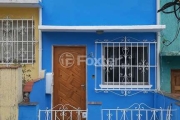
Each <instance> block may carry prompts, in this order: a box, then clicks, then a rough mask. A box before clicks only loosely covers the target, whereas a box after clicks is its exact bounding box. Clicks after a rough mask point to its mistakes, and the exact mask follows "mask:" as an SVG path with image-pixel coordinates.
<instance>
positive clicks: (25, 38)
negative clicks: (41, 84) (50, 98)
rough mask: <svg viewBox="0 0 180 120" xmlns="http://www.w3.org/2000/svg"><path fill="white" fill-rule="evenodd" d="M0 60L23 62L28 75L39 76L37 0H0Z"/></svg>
mask: <svg viewBox="0 0 180 120" xmlns="http://www.w3.org/2000/svg"><path fill="white" fill-rule="evenodd" d="M0 3H1V6H0V28H1V29H0V30H1V31H0V35H1V39H0V46H1V47H0V63H1V65H2V66H10V65H11V66H12V65H14V64H17V63H21V64H25V65H26V66H27V69H30V70H31V77H32V79H36V78H38V77H39V75H38V73H39V58H38V57H39V45H38V40H39V34H38V33H39V31H38V25H39V8H38V7H39V1H38V0H33V1H31V0H29V1H28V0H27V1H20V0H19V1H9V0H7V1H6V0H4V1H3V2H0Z"/></svg>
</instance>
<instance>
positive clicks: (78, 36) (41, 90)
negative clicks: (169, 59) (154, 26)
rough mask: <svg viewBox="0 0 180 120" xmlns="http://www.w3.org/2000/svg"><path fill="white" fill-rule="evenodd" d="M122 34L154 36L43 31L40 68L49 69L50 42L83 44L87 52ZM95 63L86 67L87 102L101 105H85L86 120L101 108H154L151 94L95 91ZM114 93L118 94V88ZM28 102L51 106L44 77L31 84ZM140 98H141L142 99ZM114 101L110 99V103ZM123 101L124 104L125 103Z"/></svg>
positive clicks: (148, 36)
mask: <svg viewBox="0 0 180 120" xmlns="http://www.w3.org/2000/svg"><path fill="white" fill-rule="evenodd" d="M121 36H130V37H133V38H136V39H139V40H144V39H147V40H153V39H155V38H156V34H155V33H104V34H101V35H98V34H96V33H59V32H43V34H42V37H43V43H42V47H43V50H42V51H43V52H42V60H43V61H42V69H44V70H46V72H53V70H52V46H53V45H83V46H84V45H85V46H86V49H87V54H88V53H91V52H93V53H94V51H95V48H94V46H95V40H96V39H100V40H104V39H109V40H112V39H114V38H118V37H121ZM94 70H95V69H94V66H93V65H91V66H87V73H88V74H87V85H88V87H87V88H88V89H87V95H88V97H87V102H86V103H88V102H94V101H95V102H102V105H87V107H88V119H89V120H93V119H95V118H94V117H95V115H96V118H97V117H99V118H100V117H101V108H117V107H120V108H126V107H129V106H130V105H132V104H133V103H146V104H147V105H148V106H151V107H154V94H153V93H139V94H136V95H133V96H131V97H130V96H129V97H120V96H118V95H115V94H113V93H111V92H109V93H104V92H100V93H96V92H95V90H94V88H95V87H94V86H95V81H94V79H93V78H92V75H94V74H95V71H94ZM117 93H120V91H118V92H117ZM30 97H31V102H34V101H36V102H37V101H38V102H39V107H40V109H46V107H48V108H51V96H50V95H46V94H45V80H44V79H43V80H41V81H38V82H36V83H35V84H34V86H33V91H32V92H31V94H30ZM142 98H143V99H142ZM112 101H113V102H112ZM124 103H126V104H124Z"/></svg>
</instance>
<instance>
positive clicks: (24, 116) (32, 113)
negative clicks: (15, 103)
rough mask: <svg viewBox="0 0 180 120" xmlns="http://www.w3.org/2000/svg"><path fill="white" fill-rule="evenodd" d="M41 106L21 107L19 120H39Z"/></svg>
mask: <svg viewBox="0 0 180 120" xmlns="http://www.w3.org/2000/svg"><path fill="white" fill-rule="evenodd" d="M38 110H39V105H38V104H34V105H29V104H23V105H19V115H18V120H38Z"/></svg>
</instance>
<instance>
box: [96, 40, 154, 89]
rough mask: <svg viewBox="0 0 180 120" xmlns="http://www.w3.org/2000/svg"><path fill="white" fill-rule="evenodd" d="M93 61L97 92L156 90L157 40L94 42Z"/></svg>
mask: <svg viewBox="0 0 180 120" xmlns="http://www.w3.org/2000/svg"><path fill="white" fill-rule="evenodd" d="M95 61H96V62H95V89H96V90H104V89H106V90H118V89H121V90H124V89H126V88H128V89H136V90H140V89H154V88H156V77H157V75H156V72H157V41H156V40H139V39H136V38H132V37H119V38H116V39H114V40H97V41H96V42H95Z"/></svg>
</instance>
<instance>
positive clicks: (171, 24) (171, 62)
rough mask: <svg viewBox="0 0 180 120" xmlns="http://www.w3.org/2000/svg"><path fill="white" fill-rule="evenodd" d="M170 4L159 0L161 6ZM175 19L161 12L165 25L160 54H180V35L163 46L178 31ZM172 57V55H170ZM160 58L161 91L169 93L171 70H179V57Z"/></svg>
mask: <svg viewBox="0 0 180 120" xmlns="http://www.w3.org/2000/svg"><path fill="white" fill-rule="evenodd" d="M168 2H171V0H160V4H161V6H163V5H164V4H166V3H168ZM173 9H174V8H173V7H171V8H168V11H171V10H173ZM177 22H178V21H177V19H176V17H175V15H174V14H173V13H172V14H164V13H162V12H161V24H163V25H166V29H164V30H163V31H162V32H161V52H162V53H171V52H174V53H176V54H179V53H180V35H178V36H177V39H176V40H175V41H174V42H173V43H172V44H171V45H169V46H165V45H164V44H163V43H165V44H166V45H167V44H169V43H170V42H171V41H172V40H173V39H174V38H175V36H176V34H177V32H176V31H177V29H179V26H178V23H177ZM172 55H173V54H172ZM172 55H170V57H168V56H167V57H161V58H160V62H161V63H160V64H161V90H163V91H166V92H171V72H170V70H171V69H180V64H179V60H180V58H179V57H176V56H175V57H172Z"/></svg>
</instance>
